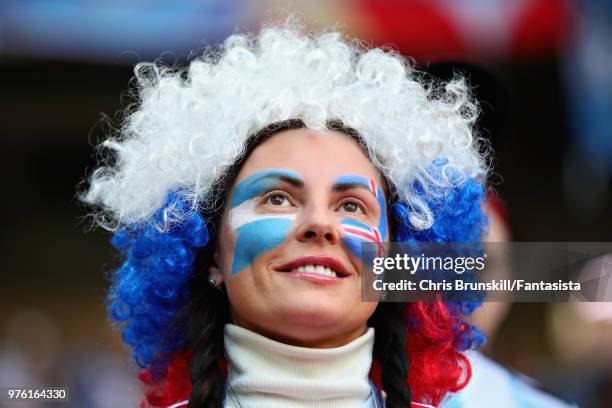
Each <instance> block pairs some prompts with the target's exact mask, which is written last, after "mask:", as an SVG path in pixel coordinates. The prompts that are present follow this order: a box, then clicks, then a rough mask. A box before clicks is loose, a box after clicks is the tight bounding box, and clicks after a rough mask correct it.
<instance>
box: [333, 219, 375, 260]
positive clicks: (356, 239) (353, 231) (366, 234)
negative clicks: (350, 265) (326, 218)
mask: <svg viewBox="0 0 612 408" xmlns="http://www.w3.org/2000/svg"><path fill="white" fill-rule="evenodd" d="M340 224H341V225H342V229H343V231H344V237H343V238H344V239H346V240H347V242H345V243H349V244H350V245H349V247H350V248H351V250H352V252H353V253H355V254H356V255H357V254H358V255H361V243H362V242H371V243H373V244H374V245H376V256H383V255H384V253H385V247H384V245H383V243H382V240H381V237H380V232H379V231H378V229H377V228H373V227H370V226H369V225H366V224H363V223H361V222H359V221H355V220H353V219H345V220H342V221H341V222H340ZM356 246H359V249H358V250H357V248H356Z"/></svg>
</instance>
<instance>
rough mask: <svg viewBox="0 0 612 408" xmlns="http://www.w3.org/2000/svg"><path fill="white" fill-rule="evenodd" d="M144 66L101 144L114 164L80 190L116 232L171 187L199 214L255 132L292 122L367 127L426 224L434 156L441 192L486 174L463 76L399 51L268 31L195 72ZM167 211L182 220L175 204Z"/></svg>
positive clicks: (237, 42) (379, 158) (211, 56)
mask: <svg viewBox="0 0 612 408" xmlns="http://www.w3.org/2000/svg"><path fill="white" fill-rule="evenodd" d="M134 72H135V83H136V86H137V90H138V97H139V101H138V104H137V107H136V109H135V110H132V111H130V112H129V113H128V114H127V115H126V118H125V121H124V123H123V125H122V126H121V128H120V129H119V134H117V135H113V136H112V137H110V138H108V139H107V140H106V141H104V142H102V143H101V145H100V146H101V147H104V148H106V149H110V150H106V152H107V154H108V155H109V156H110V157H112V160H110V161H109V160H106V161H105V162H106V163H107V164H104V163H103V164H101V165H100V166H99V167H98V168H97V169H95V171H94V172H93V173H92V174H91V176H90V178H89V186H88V187H87V189H86V190H85V191H84V192H83V193H82V194H81V196H80V198H81V199H82V200H83V201H84V202H86V203H88V204H91V205H93V206H95V207H96V208H97V212H96V213H95V215H96V216H97V217H96V219H97V221H98V223H99V224H101V225H103V226H104V227H106V228H110V229H116V228H118V227H122V226H127V225H131V224H134V223H147V222H150V221H151V220H152V216H153V214H154V213H155V212H156V211H157V210H158V209H160V208H162V207H163V206H164V203H165V199H166V196H167V195H168V193H169V192H171V191H175V192H176V191H180V194H181V195H183V197H184V198H185V199H187V200H188V202H189V203H191V205H192V207H193V209H194V210H201V209H204V208H206V207H207V206H209V205H211V194H210V193H211V187H212V185H213V183H214V182H215V181H217V179H219V178H220V177H221V176H222V175H223V174H224V172H225V171H226V170H227V169H228V167H229V166H230V165H231V164H232V163H234V162H235V161H236V160H237V159H238V158H239V157H240V156H241V155H242V154H243V153H244V149H245V145H246V141H247V139H248V138H249V136H251V135H253V134H254V133H256V132H257V131H258V130H260V129H262V128H264V127H266V126H268V125H270V124H272V123H276V122H280V121H284V120H289V119H301V120H302V121H303V122H304V123H305V125H306V126H307V127H308V128H311V129H314V130H317V131H323V130H325V129H326V124H327V122H328V121H329V120H340V121H341V122H342V123H343V124H344V125H345V126H347V127H350V128H353V129H355V130H357V131H358V132H359V135H360V136H361V138H362V139H363V141H364V142H365V144H366V145H367V149H368V151H369V153H370V158H371V160H372V162H373V164H374V165H375V166H376V167H377V168H378V169H379V170H380V171H381V173H382V174H383V175H384V176H385V177H386V179H387V180H388V181H389V182H390V183H391V184H392V187H394V191H395V192H396V194H397V197H395V199H397V200H399V201H404V202H406V203H407V204H408V206H409V208H411V209H412V210H413V211H412V213H411V216H410V222H411V223H412V224H413V226H414V227H415V228H417V229H425V228H428V227H430V226H431V225H432V223H433V215H432V212H431V211H430V209H429V208H427V204H426V203H425V202H424V201H423V200H422V198H421V196H420V195H419V194H417V193H416V192H415V191H414V189H413V188H412V187H411V186H413V184H414V182H415V181H416V180H417V179H419V178H421V179H423V178H425V179H426V178H428V177H430V176H428V172H427V170H426V168H427V166H428V164H430V163H431V162H432V160H433V159H435V158H437V157H444V158H446V159H447V160H448V162H447V164H445V166H444V169H443V172H442V174H443V177H442V179H440V178H436V180H424V181H429V182H432V181H433V182H435V183H437V187H441V188H442V190H443V189H444V188H445V187H448V188H453V187H457V186H458V185H460V184H461V183H463V182H464V181H465V180H466V179H467V178H472V177H476V178H480V179H483V180H484V178H485V177H486V175H487V172H488V167H487V163H486V158H485V155H483V154H482V153H480V152H479V150H481V149H480V146H479V145H480V143H479V138H478V137H477V136H476V134H475V132H474V123H475V120H476V117H477V114H478V107H477V105H476V103H475V102H474V100H473V99H472V97H471V94H470V92H469V88H468V86H467V85H466V83H465V81H464V80H463V79H462V78H459V77H457V78H455V79H454V80H452V81H450V82H448V83H446V84H439V86H434V85H433V84H432V83H428V82H427V81H425V80H424V76H423V75H422V73H420V72H419V71H417V70H415V69H414V68H413V67H412V65H411V64H410V63H409V62H408V61H407V60H406V59H404V58H403V57H401V56H400V55H398V54H397V53H394V52H392V51H388V50H383V49H381V48H370V49H368V48H367V47H364V46H362V45H361V44H360V43H359V42H357V41H353V40H347V39H346V38H345V37H343V35H341V34H340V33H339V32H333V31H332V32H323V33H315V34H311V33H306V32H305V30H304V29H303V28H302V27H301V26H299V25H297V26H296V25H292V24H288V23H287V24H284V25H280V26H269V27H265V28H263V29H262V30H261V31H260V32H259V33H258V34H254V35H252V34H235V35H232V36H230V37H229V38H227V39H226V40H225V41H224V43H223V44H222V47H220V49H219V50H218V51H214V52H207V53H204V54H203V55H201V56H199V57H198V58H196V59H194V60H192V61H191V62H190V64H189V65H188V67H187V68H186V69H185V70H177V69H173V68H170V67H166V66H164V65H162V64H158V63H140V64H138V65H136V67H135V69H134ZM108 163H112V164H108ZM430 178H431V177H430ZM423 185H427V183H423ZM436 191H441V190H440V188H436ZM167 215H168V217H169V219H173V220H180V219H181V214H180V213H178V212H176V213H172V209H169V210H168V214H167Z"/></svg>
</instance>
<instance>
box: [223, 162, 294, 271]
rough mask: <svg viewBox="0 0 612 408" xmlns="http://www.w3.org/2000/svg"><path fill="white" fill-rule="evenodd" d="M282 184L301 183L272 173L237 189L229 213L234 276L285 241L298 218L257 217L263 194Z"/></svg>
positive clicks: (287, 173)
mask: <svg viewBox="0 0 612 408" xmlns="http://www.w3.org/2000/svg"><path fill="white" fill-rule="evenodd" d="M279 181H287V182H289V183H291V184H298V185H299V184H301V183H302V181H301V178H300V177H299V176H298V175H297V174H296V173H294V172H290V171H286V170H277V169H272V170H266V171H262V172H258V173H255V174H252V175H251V176H249V177H247V178H245V179H244V180H243V181H241V182H240V183H239V184H238V185H237V186H236V187H235V188H234V192H233V193H232V200H231V203H230V205H231V209H230V212H229V225H230V227H231V228H232V229H233V230H234V231H235V232H236V245H235V247H234V257H233V261H232V268H231V273H232V274H236V273H238V272H240V271H242V270H243V269H245V268H246V267H247V266H249V265H250V264H252V263H253V261H254V260H255V259H256V258H257V257H258V256H260V255H262V254H264V253H266V252H268V251H271V250H272V249H274V248H276V247H277V246H279V245H280V244H282V243H283V242H284V241H285V239H286V237H287V233H288V232H289V230H290V229H291V225H292V223H293V220H295V214H257V213H256V211H255V210H256V206H257V203H258V201H259V199H260V196H261V194H263V193H265V192H266V191H267V190H269V189H271V188H273V187H274V186H275V185H277V184H278V183H279Z"/></svg>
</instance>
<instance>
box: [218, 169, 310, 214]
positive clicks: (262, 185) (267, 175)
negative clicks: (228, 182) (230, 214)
mask: <svg viewBox="0 0 612 408" xmlns="http://www.w3.org/2000/svg"><path fill="white" fill-rule="evenodd" d="M283 178H289V179H294V180H296V182H298V183H301V182H302V178H301V177H300V176H299V175H298V174H297V173H295V172H293V171H289V170H281V169H270V170H264V171H260V172H257V173H253V174H251V175H250V176H248V177H246V178H245V179H244V180H242V181H241V182H240V183H238V185H236V187H234V191H233V193H232V200H231V202H230V208H234V207H236V206H239V205H240V204H242V203H243V202H245V201H247V200H250V199H251V198H254V197H257V196H258V195H260V194H262V193H263V192H264V191H266V190H267V189H269V188H272V187H273V186H274V185H276V184H278V182H279V180H281V179H283Z"/></svg>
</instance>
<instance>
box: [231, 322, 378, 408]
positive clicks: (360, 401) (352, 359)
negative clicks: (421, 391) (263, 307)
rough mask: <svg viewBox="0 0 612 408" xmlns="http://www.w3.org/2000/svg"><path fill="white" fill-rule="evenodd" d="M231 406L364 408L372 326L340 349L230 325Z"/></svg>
mask: <svg viewBox="0 0 612 408" xmlns="http://www.w3.org/2000/svg"><path fill="white" fill-rule="evenodd" d="M224 337H225V352H226V354H227V357H228V369H229V373H228V374H229V377H228V389H227V396H226V401H225V406H226V407H230V408H236V407H242V408H280V407H282V408H303V407H310V408H322V407H326V408H331V407H334V408H344V407H346V408H348V407H350V408H355V407H358V408H362V407H365V406H369V404H371V403H372V400H371V399H370V394H371V387H370V383H369V377H368V374H369V371H370V366H371V364H372V349H373V346H374V329H373V328H368V330H367V332H366V333H365V334H364V335H362V336H360V337H358V338H356V339H355V340H353V341H351V342H350V343H348V344H345V345H343V346H340V347H335V348H321V349H315V348H306V347H297V346H291V345H288V344H284V343H280V342H278V341H275V340H271V339H269V338H267V337H265V336H262V335H260V334H257V333H255V332H253V331H251V330H248V329H245V328H242V327H239V326H236V325H234V324H231V323H229V324H226V325H225V331H224Z"/></svg>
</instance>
